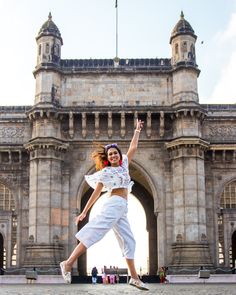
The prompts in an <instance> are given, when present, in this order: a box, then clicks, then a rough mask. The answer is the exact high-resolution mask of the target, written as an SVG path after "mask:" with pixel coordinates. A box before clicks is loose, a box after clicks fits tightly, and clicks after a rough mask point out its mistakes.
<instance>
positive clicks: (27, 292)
mask: <svg viewBox="0 0 236 295" xmlns="http://www.w3.org/2000/svg"><path fill="white" fill-rule="evenodd" d="M148 286H149V288H150V290H149V291H140V290H138V289H136V288H134V287H132V286H129V285H127V284H119V285H102V284H98V285H89V284H72V285H64V284H60V285H59V284H58V285H37V284H35V285H1V286H0V295H74V294H76V295H77V294H78V295H83V294H89V295H98V294H99V295H117V294H127V295H129V294H135V295H136V294H141V293H143V294H147V295H148V294H155V295H158V294H162V295H189V294H190V295H200V294H201V295H234V294H236V285H235V284H195V285H193V284H188V285H186V284H166V285H160V284H148Z"/></svg>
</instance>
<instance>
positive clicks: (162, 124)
mask: <svg viewBox="0 0 236 295" xmlns="http://www.w3.org/2000/svg"><path fill="white" fill-rule="evenodd" d="M164 133H165V114H164V112H163V111H161V112H160V137H163V136H164Z"/></svg>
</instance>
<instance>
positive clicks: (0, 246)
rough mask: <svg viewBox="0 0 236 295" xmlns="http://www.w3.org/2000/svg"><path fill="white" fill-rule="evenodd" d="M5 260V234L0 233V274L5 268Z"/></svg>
mask: <svg viewBox="0 0 236 295" xmlns="http://www.w3.org/2000/svg"><path fill="white" fill-rule="evenodd" d="M3 262H4V239H3V235H2V234H1V233H0V275H1V274H2V270H3Z"/></svg>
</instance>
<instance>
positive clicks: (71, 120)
mask: <svg viewBox="0 0 236 295" xmlns="http://www.w3.org/2000/svg"><path fill="white" fill-rule="evenodd" d="M69 135H70V138H73V137H74V115H73V113H72V112H70V113H69Z"/></svg>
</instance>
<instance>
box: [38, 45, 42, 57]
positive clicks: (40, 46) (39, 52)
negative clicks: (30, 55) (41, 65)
mask: <svg viewBox="0 0 236 295" xmlns="http://www.w3.org/2000/svg"><path fill="white" fill-rule="evenodd" d="M41 48H42V45H41V44H39V51H38V55H41Z"/></svg>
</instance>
